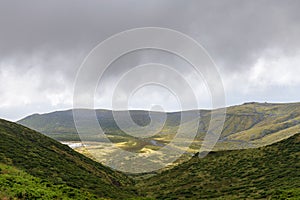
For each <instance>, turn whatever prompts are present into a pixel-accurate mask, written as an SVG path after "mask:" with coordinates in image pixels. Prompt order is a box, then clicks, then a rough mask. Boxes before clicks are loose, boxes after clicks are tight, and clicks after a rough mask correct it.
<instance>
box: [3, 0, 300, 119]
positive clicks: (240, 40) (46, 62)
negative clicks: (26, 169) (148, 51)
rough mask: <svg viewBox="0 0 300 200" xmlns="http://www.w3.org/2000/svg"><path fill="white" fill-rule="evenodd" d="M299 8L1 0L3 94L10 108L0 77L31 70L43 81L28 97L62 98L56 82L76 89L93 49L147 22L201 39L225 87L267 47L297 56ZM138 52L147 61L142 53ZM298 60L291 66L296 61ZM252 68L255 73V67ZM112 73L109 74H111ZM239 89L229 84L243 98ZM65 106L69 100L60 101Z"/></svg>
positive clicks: (292, 0) (236, 0) (230, 0)
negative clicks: (41, 94)
mask: <svg viewBox="0 0 300 200" xmlns="http://www.w3.org/2000/svg"><path fill="white" fill-rule="evenodd" d="M299 7H300V1H297V0H286V1H282V0H260V1H246V0H227V1H220V0H211V1H207V0H194V1H193V0H190V1H184V0H181V1H176V0H165V1H161V0H153V1H140V0H124V1H123V0H119V1H116V0H107V1H96V0H44V1H39V0H27V1H17V0H0V78H2V80H0V83H1V84H0V91H3V93H2V94H1V95H0V98H3V99H4V100H5V101H4V100H3V102H11V105H6V104H5V105H6V107H5V109H6V110H7V106H8V107H9V106H11V107H9V109H10V110H13V109H12V106H13V104H14V103H13V101H10V100H9V99H10V98H11V97H13V95H12V94H10V93H11V92H10V91H7V90H5V89H6V88H8V84H6V83H4V82H2V81H3V80H11V79H13V76H14V75H15V78H20V77H23V78H24V80H25V77H26V78H27V76H28V78H30V77H31V76H32V75H31V74H28V73H26V72H27V71H30V70H31V71H33V72H32V74H34V75H35V76H36V78H37V79H40V80H42V81H40V83H39V84H40V85H38V86H37V87H36V88H35V90H37V91H38V92H37V94H35V93H34V92H33V93H32V95H33V96H31V99H36V98H38V97H37V96H34V95H38V94H39V92H41V91H49V94H50V93H51V92H53V93H54V94H55V96H60V95H59V92H58V91H57V88H59V89H61V87H62V86H61V84H64V86H63V88H69V90H70V91H69V92H68V93H72V89H71V88H72V86H73V81H74V79H75V75H76V72H77V70H78V68H79V66H80V64H81V62H82V61H83V59H84V58H85V56H86V55H87V54H88V53H89V51H90V50H91V49H92V48H93V47H95V46H96V45H97V44H98V43H99V42H101V41H103V40H104V39H106V38H107V37H109V36H111V35H113V34H116V33H118V32H120V31H124V30H127V29H131V28H136V27H146V26H158V27H165V28H171V29H175V30H178V31H181V32H183V33H186V34H188V35H190V36H191V37H193V38H194V39H196V40H197V41H198V42H199V43H200V44H202V45H203V46H204V47H205V48H206V50H207V51H208V53H209V54H210V55H211V56H212V58H213V60H214V61H215V62H216V64H217V65H218V67H219V68H220V70H221V72H222V73H223V78H224V79H225V87H226V79H230V76H231V74H235V75H236V76H237V77H239V76H240V77H243V78H245V77H247V72H248V71H249V69H250V68H251V69H252V68H253V65H255V64H256V63H257V62H258V60H259V59H261V57H263V56H264V55H265V54H266V52H269V51H273V50H274V51H278V52H280V56H283V57H293V56H297V55H296V54H297V53H298V52H299V51H300V48H299V46H300V37H299V35H300V12H299V11H298V9H299ZM137 56H140V59H141V60H147V59H145V55H141V54H140V55H137ZM276 56H277V55H275V57H276ZM150 57H151V56H150ZM124 62H126V61H124ZM128 62H129V61H128ZM129 63H130V62H129ZM284 63H286V62H284ZM295 63H297V62H294V65H293V66H294V68H292V67H290V68H289V69H290V70H293V69H295V67H296V68H297V67H299V66H297V64H295ZM255 69H256V68H255ZM257 69H258V68H257ZM34 70H35V71H34ZM270 70H271V69H270ZM258 71H259V70H258ZM119 72H120V71H118V72H116V73H115V74H118V73H119ZM254 72H255V73H256V74H257V70H256V71H255V70H254ZM254 72H253V73H254ZM255 73H254V74H255ZM5 74H9V76H10V77H11V78H7V76H5ZM23 74H27V75H26V76H25V75H24V76H22V75H23ZM115 74H114V73H113V72H112V73H110V76H111V77H112V79H113V78H115V77H116V75H115ZM273 74H274V73H273ZM224 76H225V77H224ZM253 80H256V79H254V78H253ZM19 84H20V85H19V86H18V85H16V84H15V85H11V87H14V89H15V91H18V88H20V89H21V88H22V89H23V90H24V84H22V83H21V82H20V83H19ZM228 85H230V86H227V87H231V86H233V87H235V84H228ZM28 87H29V86H28ZM295 87H297V86H295ZM240 89H241V88H238V89H236V90H234V89H232V90H233V91H234V94H235V95H236V96H239V93H238V90H240ZM63 91H64V90H63ZM270 91H271V89H269V90H268V92H267V93H270ZM228 93H230V94H231V91H229V92H228ZM267 93H266V94H267ZM3 94H5V95H3ZM47 94H48V93H47ZM50 96H51V95H50ZM52 96H53V95H52ZM61 96H67V95H66V94H65V95H61ZM270 96H272V95H270ZM49 98H50V97H49ZM51 98H52V97H51ZM25 99H27V98H25ZM249 99H250V100H252V99H255V97H253V98H252V97H249ZM55 102H56V101H55ZM31 103H34V102H31ZM39 103H40V104H41V105H43V106H41V107H45V109H44V110H51V109H53V107H51V106H49V107H47V106H45V105H47V103H45V101H43V100H42V99H40V100H39ZM229 103H236V102H235V101H232V102H229ZM29 104H30V103H29ZM66 106H70V105H69V104H62V107H66ZM0 108H1V104H0ZM19 108H20V106H19ZM55 108H57V107H55ZM58 108H59V107H58ZM26 110H28V107H27V108H26ZM40 110H41V111H42V110H43V109H40ZM15 112H18V111H17V109H16V111H15ZM26 112H27V111H26ZM32 112H34V110H33V111H32ZM23 113H24V112H23ZM6 116H7V115H6ZM11 116H14V117H13V118H15V116H16V115H11Z"/></svg>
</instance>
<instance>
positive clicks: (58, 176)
mask: <svg viewBox="0 0 300 200" xmlns="http://www.w3.org/2000/svg"><path fill="white" fill-rule="evenodd" d="M0 138H1V140H0V163H2V165H1V166H4V168H5V166H6V165H8V166H13V167H16V168H18V169H19V170H21V172H20V173H21V175H22V176H21V177H20V178H21V179H22V180H20V181H21V182H20V185H24V184H25V185H26V184H29V185H30V184H35V183H36V182H38V183H39V182H42V183H44V182H48V183H49V184H50V188H53V189H54V190H53V191H56V190H58V188H60V186H59V185H62V189H66V190H68V188H71V189H70V191H73V192H71V193H74V195H77V194H79V192H78V190H80V192H81V193H83V194H84V193H91V194H93V195H96V196H97V197H110V198H121V199H122V198H127V197H130V196H134V192H133V191H131V190H130V189H128V186H131V185H132V181H131V179H129V178H128V177H127V176H126V175H124V174H122V173H119V172H116V171H113V170H111V169H110V168H107V167H105V166H103V165H101V164H100V163H97V162H94V161H93V160H91V159H89V158H86V157H85V156H83V155H81V154H79V153H77V152H75V151H73V150H72V149H71V148H69V147H68V146H66V145H63V144H61V143H59V142H57V141H55V140H53V139H51V138H48V137H46V136H44V135H42V134H40V133H38V132H36V131H33V130H31V129H28V128H26V127H23V126H21V125H18V124H15V123H11V122H8V121H5V120H0ZM1 169H2V170H1V173H2V174H1V181H2V183H5V182H6V180H4V179H7V177H6V176H7V174H6V173H3V167H1ZM4 171H5V170H4ZM27 174H29V175H30V176H33V177H34V178H33V180H32V182H33V183H31V182H28V181H27V180H26V179H30V177H29V175H27ZM3 181H4V182H3ZM15 181H16V180H15ZM8 184H11V183H8ZM52 185H53V186H52ZM1 187H3V185H2V184H1ZM39 187H40V186H39ZM22 188H23V187H22ZM41 188H42V189H41V190H44V189H45V184H42V186H41ZM50 188H49V189H50ZM46 189H47V188H46ZM46 189H45V190H46ZM12 190H13V189H12ZM5 192H8V193H9V191H4V195H5ZM24 192H25V193H26V187H25V188H24ZM41 193H42V191H41ZM28 194H29V193H28ZM24 195H25V194H24ZM79 196H80V195H79Z"/></svg>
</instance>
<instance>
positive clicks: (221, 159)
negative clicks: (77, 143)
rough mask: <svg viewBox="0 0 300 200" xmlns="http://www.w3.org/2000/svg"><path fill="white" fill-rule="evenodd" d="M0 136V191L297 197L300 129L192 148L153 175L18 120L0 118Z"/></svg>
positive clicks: (10, 194)
mask: <svg viewBox="0 0 300 200" xmlns="http://www.w3.org/2000/svg"><path fill="white" fill-rule="evenodd" d="M0 137H1V140H0V198H17V199H34V198H43V199H99V198H100V199H101V198H102V199H246V198H247V199H299V198H300V190H299V188H300V134H299V133H295V134H293V136H291V137H288V138H287V139H282V141H280V142H276V143H274V144H272V145H268V146H264V147H260V148H250V149H244V150H226V151H216V152H211V153H209V154H208V156H206V157H205V158H199V157H198V154H196V155H195V156H194V157H193V158H192V159H190V160H188V161H186V162H183V163H181V164H178V165H177V166H175V167H172V168H171V169H168V170H164V171H162V172H156V173H154V174H155V175H153V174H152V175H151V174H149V175H147V176H145V175H135V176H130V177H129V176H127V175H125V174H123V173H120V172H117V171H114V170H112V169H110V168H107V167H105V166H103V165H101V164H100V163H97V162H94V161H93V160H91V159H89V158H87V157H85V156H83V155H81V154H79V153H77V152H75V151H73V150H72V149H71V148H69V147H68V146H67V145H63V144H61V143H59V142H57V141H55V140H53V139H51V138H48V137H46V136H44V135H42V134H40V133H38V132H36V131H33V130H31V129H29V128H26V127H24V126H21V125H18V124H16V123H12V122H8V121H5V120H0ZM149 176H150V177H149ZM147 177H148V178H147Z"/></svg>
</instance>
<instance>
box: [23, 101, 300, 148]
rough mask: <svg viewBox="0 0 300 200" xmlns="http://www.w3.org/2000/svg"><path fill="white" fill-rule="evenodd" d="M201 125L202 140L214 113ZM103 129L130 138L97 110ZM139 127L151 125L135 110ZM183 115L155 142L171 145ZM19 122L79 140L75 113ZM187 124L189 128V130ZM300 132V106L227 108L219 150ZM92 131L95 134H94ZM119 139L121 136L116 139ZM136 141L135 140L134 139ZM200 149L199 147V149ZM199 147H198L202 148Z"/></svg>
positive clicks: (259, 143)
mask: <svg viewBox="0 0 300 200" xmlns="http://www.w3.org/2000/svg"><path fill="white" fill-rule="evenodd" d="M200 114H201V122H200V127H199V131H198V137H197V138H198V139H199V141H201V139H203V136H204V135H205V133H206V131H207V127H208V125H209V121H210V111H204V110H201V111H200ZM97 116H98V119H99V121H100V124H101V125H102V128H103V129H104V130H105V131H106V133H108V134H112V135H119V136H121V137H119V138H120V141H126V139H125V140H124V138H126V137H128V136H125V134H124V133H123V132H122V131H121V130H120V129H119V128H118V127H117V125H116V124H115V122H114V121H113V117H112V113H111V111H108V110H97ZM131 116H132V117H133V119H134V121H136V122H137V123H138V124H147V123H148V122H149V116H148V112H145V111H131ZM179 120H180V113H168V119H167V123H166V126H165V127H164V129H163V130H162V131H161V134H160V135H157V136H156V138H155V137H154V138H155V139H158V140H162V141H165V142H168V141H170V140H172V138H173V136H174V134H175V133H176V131H177V129H178V124H179ZM18 123H20V124H23V125H25V126H28V127H30V128H32V129H35V130H38V131H39V132H42V133H44V134H46V135H48V136H50V137H52V138H55V139H57V140H66V141H67V140H79V138H78V135H77V133H76V129H75V127H74V122H73V118H72V111H70V110H69V111H60V112H54V113H49V114H43V115H32V116H29V117H26V118H24V119H22V120H20V121H19V122H18ZM188 123H189V122H187V127H188ZM132 131H134V130H132ZM299 131H300V103H290V104H265V103H247V104H243V105H239V106H233V107H229V108H227V116H226V121H225V124H224V130H223V132H222V135H221V138H220V142H219V143H218V145H217V146H216V148H215V150H228V149H241V148H250V147H259V146H264V145H268V144H272V143H274V142H277V141H280V140H281V139H284V138H287V137H290V136H292V135H293V134H295V133H297V132H299ZM91 132H92V131H91ZM114 139H118V137H114ZM130 140H132V138H130ZM198 147H199V146H198ZM198 147H197V148H198Z"/></svg>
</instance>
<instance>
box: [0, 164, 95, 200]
mask: <svg viewBox="0 0 300 200" xmlns="http://www.w3.org/2000/svg"><path fill="white" fill-rule="evenodd" d="M14 198H18V199H87V200H89V199H97V197H96V195H93V194H91V193H88V192H85V191H82V190H79V189H75V188H72V187H68V186H66V185H54V184H52V183H50V182H47V181H45V180H42V179H40V178H36V177H34V176H32V175H30V174H28V173H26V172H24V171H22V170H18V169H16V168H15V167H12V166H8V165H4V164H0V199H14Z"/></svg>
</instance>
